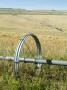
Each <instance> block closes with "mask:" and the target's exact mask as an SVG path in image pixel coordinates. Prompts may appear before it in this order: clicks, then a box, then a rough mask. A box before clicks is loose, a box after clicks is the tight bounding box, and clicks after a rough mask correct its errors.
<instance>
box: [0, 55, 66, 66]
mask: <svg viewBox="0 0 67 90" xmlns="http://www.w3.org/2000/svg"><path fill="white" fill-rule="evenodd" d="M4 59H5V60H12V61H14V59H15V58H14V57H11V56H10V57H9V56H6V57H4V56H0V60H4ZM19 62H25V63H35V64H49V65H63V66H67V61H63V60H45V59H44V60H36V59H32V58H19Z"/></svg>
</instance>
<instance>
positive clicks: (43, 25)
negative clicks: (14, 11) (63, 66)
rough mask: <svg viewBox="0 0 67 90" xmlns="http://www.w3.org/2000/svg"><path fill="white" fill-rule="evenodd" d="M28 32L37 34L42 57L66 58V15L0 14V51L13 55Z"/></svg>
mask: <svg viewBox="0 0 67 90" xmlns="http://www.w3.org/2000/svg"><path fill="white" fill-rule="evenodd" d="M29 32H32V33H34V34H36V35H37V36H38V38H39V40H40V42H41V46H42V55H43V57H44V58H55V59H67V15H10V14H8V15H7V14H3V15H0V51H3V50H4V49H5V51H7V52H9V55H13V52H14V49H15V46H16V44H17V42H18V40H19V38H20V37H21V35H24V34H25V33H29ZM1 54H2V53H1Z"/></svg>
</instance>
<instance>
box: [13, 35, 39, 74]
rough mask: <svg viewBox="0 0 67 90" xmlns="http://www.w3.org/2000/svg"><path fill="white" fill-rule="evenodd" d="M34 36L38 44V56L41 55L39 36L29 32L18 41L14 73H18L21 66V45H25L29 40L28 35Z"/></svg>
mask: <svg viewBox="0 0 67 90" xmlns="http://www.w3.org/2000/svg"><path fill="white" fill-rule="evenodd" d="M30 36H31V37H32V38H33V39H34V41H35V44H36V48H37V58H38V59H39V57H40V56H41V45H40V42H39V39H38V38H37V36H36V35H34V34H33V33H27V34H26V35H24V36H23V37H22V38H21V39H20V41H19V42H18V44H17V46H16V49H15V59H14V73H15V74H16V73H17V70H18V68H19V64H18V63H19V54H20V50H21V47H22V46H23V44H24V42H25V41H26V40H27V38H28V37H30Z"/></svg>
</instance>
